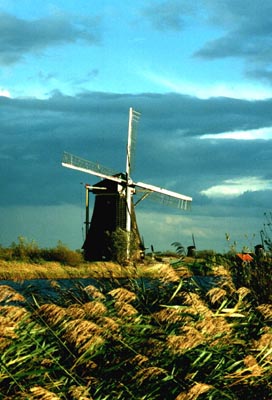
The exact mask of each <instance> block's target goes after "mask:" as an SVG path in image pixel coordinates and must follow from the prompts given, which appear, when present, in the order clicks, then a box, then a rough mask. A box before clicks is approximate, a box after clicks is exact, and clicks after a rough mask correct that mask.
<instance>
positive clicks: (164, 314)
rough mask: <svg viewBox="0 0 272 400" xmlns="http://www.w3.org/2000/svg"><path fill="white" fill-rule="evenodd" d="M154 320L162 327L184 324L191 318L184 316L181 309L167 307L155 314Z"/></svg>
mask: <svg viewBox="0 0 272 400" xmlns="http://www.w3.org/2000/svg"><path fill="white" fill-rule="evenodd" d="M153 318H154V319H155V320H156V321H158V322H159V323H160V324H162V325H169V324H177V323H180V324H181V323H182V322H184V321H186V320H188V319H190V320H191V318H190V317H189V316H188V317H186V316H184V315H182V311H181V309H180V308H170V307H165V308H163V309H162V310H160V311H158V312H156V313H154V314H153Z"/></svg>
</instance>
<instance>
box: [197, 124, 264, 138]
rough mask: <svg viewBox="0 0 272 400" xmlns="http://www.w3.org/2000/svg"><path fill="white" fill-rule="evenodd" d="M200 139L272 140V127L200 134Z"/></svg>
mask: <svg viewBox="0 0 272 400" xmlns="http://www.w3.org/2000/svg"><path fill="white" fill-rule="evenodd" d="M200 139H236V140H256V139H264V140H270V139H272V127H269V128H260V129H249V130H245V131H231V132H223V133H215V134H207V135H202V136H200Z"/></svg>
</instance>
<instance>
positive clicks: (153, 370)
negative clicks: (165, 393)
mask: <svg viewBox="0 0 272 400" xmlns="http://www.w3.org/2000/svg"><path fill="white" fill-rule="evenodd" d="M163 375H164V376H165V375H167V371H165V370H164V369H163V368H159V367H148V368H142V369H140V370H139V371H138V372H137V373H136V375H135V377H134V379H135V380H137V382H138V383H139V385H142V384H144V383H145V382H146V381H149V380H154V379H156V378H158V377H160V378H162V376H163Z"/></svg>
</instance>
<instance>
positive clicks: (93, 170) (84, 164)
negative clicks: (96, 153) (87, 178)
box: [62, 152, 124, 183]
mask: <svg viewBox="0 0 272 400" xmlns="http://www.w3.org/2000/svg"><path fill="white" fill-rule="evenodd" d="M62 166H63V167H67V168H72V169H75V170H77V171H81V172H85V173H87V174H91V175H95V176H98V177H99V178H103V179H109V180H111V181H114V182H118V183H122V182H124V179H122V178H119V177H118V175H121V174H117V173H116V172H114V171H113V170H111V169H109V168H107V167H104V166H102V165H101V164H99V163H95V162H92V161H89V160H85V159H84V158H81V157H77V156H75V155H73V154H70V153H67V152H64V153H63V158H62Z"/></svg>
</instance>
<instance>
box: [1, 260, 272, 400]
mask: <svg viewBox="0 0 272 400" xmlns="http://www.w3.org/2000/svg"><path fill="white" fill-rule="evenodd" d="M170 269H171V266H168V267H167V268H161V267H159V268H158V269H157V270H156V273H155V276H156V279H154V281H152V280H150V281H149V285H146V281H145V280H144V279H142V280H141V279H137V280H135V279H132V278H131V277H129V279H126V280H125V281H124V280H120V281H118V280H117V279H116V278H115V277H114V278H113V279H108V280H107V282H106V284H105V283H104V281H100V284H99V288H97V287H95V286H92V285H90V286H87V287H85V288H84V287H77V288H76V290H74V291H73V292H72V291H67V290H66V291H65V290H62V289H61V287H58V290H59V292H60V297H59V299H58V302H54V301H53V299H52V301H51V302H50V301H49V299H48V298H47V299H43V298H42V296H41V295H40V296H39V298H38V297H36V298H35V295H33V299H34V301H31V302H30V301H29V300H27V296H24V295H23V294H20V293H18V292H16V290H14V289H12V288H11V287H9V286H8V285H0V350H1V351H0V398H1V399H2V398H3V400H18V399H33V400H36V399H37V400H38V399H39V400H43V399H44V400H51V399H53V400H55V399H60V400H62V399H67V400H70V399H71V400H79V399H81V400H105V399H117V400H118V399H120V400H131V399H134V400H165V399H169V400H195V399H198V400H244V399H245V398H248V399H252V400H257V399H258V400H268V399H270V398H271V393H272V383H271V370H272V350H271V349H272V331H271V315H272V309H271V305H270V303H267V302H262V303H259V302H258V301H256V297H255V292H254V291H253V292H252V290H251V288H249V287H247V286H245V285H241V286H237V285H236V283H235V282H234V281H232V280H231V278H230V276H229V275H228V276H227V279H226V280H224V281H222V282H221V283H222V284H220V285H219V286H218V287H215V288H212V289H210V290H209V291H207V292H205V291H203V290H202V289H201V288H199V287H197V286H194V287H190V288H188V287H186V285H184V284H183V283H182V282H181V281H180V279H179V280H178V279H177V278H176V277H177V274H178V269H175V268H172V269H173V270H172V271H170ZM107 271H108V272H109V270H107ZM118 271H119V270H118ZM118 271H117V275H118V274H119V272H120V271H119V272H118ZM85 272H86V270H85ZM108 272H107V274H108ZM149 272H150V270H149ZM183 272H184V271H183ZM97 273H98V272H97ZM104 273H105V270H104V271H103V272H102V275H103V274H104ZM109 275H110V274H108V275H107V276H109ZM158 276H160V278H158ZM111 278H112V276H111ZM152 284H153V286H152ZM53 285H57V282H53Z"/></svg>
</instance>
